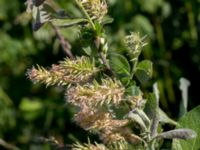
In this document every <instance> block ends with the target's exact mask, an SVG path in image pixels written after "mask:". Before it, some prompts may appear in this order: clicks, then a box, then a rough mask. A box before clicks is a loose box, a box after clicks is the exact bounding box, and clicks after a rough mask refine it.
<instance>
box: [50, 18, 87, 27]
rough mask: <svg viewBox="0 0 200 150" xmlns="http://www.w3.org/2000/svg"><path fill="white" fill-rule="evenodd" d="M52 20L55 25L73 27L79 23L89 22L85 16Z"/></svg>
mask: <svg viewBox="0 0 200 150" xmlns="http://www.w3.org/2000/svg"><path fill="white" fill-rule="evenodd" d="M50 22H52V24H53V25H55V26H58V27H71V26H74V25H77V24H81V23H85V22H87V20H86V19H83V18H76V19H69V18H64V19H52V20H51V21H50Z"/></svg>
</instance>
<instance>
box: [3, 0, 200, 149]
mask: <svg viewBox="0 0 200 150" xmlns="http://www.w3.org/2000/svg"><path fill="white" fill-rule="evenodd" d="M56 1H57V2H58V3H59V4H60V6H61V7H62V8H64V9H65V10H66V11H67V12H69V15H70V13H71V14H77V15H79V12H78V10H77V9H76V8H75V6H74V5H73V1H72V0H67V1H64V0H56ZM108 3H109V15H110V16H112V17H113V18H114V22H113V23H112V24H110V25H108V26H107V27H106V32H107V33H108V42H109V44H110V49H111V50H117V51H120V52H121V53H123V51H124V44H123V37H124V36H125V35H126V34H128V33H130V32H131V31H138V32H140V34H141V35H147V36H148V42H149V45H148V46H147V47H146V48H145V50H144V52H143V55H142V57H144V58H148V59H151V60H152V61H153V63H154V76H153V80H151V81H149V82H148V83H147V84H146V85H144V87H143V88H144V89H147V90H151V85H152V83H153V82H155V81H157V82H158V83H159V88H160V92H161V103H160V105H161V107H162V108H163V109H164V110H165V111H166V112H167V113H168V114H169V115H170V116H171V117H172V118H174V119H177V118H178V110H179V103H180V100H181V92H180V90H179V79H180V78H181V77H185V78H187V79H188V80H189V81H190V82H191V86H190V88H189V109H192V108H194V107H195V106H197V105H198V104H200V100H199V95H198V92H199V85H200V80H199V77H200V50H199V48H200V42H199V39H198V36H199V33H200V1H199V0H196V1H195V0H191V1H189V0H176V1H174V0H126V1H123V0H108ZM25 10H26V7H25V5H24V1H18V0H0V139H3V140H5V141H7V142H8V143H11V144H13V145H16V146H17V147H20V148H21V149H24V150H27V149H30V150H40V149H49V147H48V145H44V144H43V145H42V144H40V142H41V141H42V140H41V139H40V137H51V136H53V137H55V138H56V139H57V140H58V141H59V142H60V143H68V144H70V143H72V142H74V140H76V139H78V140H80V141H87V138H85V137H87V136H86V132H85V131H83V130H82V129H80V128H79V127H78V126H76V125H75V124H74V123H73V122H72V121H71V119H72V112H73V110H71V109H70V106H66V105H65V100H64V91H65V89H64V88H62V87H50V88H46V87H45V86H43V85H38V84H33V83H31V82H30V81H29V80H28V79H27V77H26V72H27V69H28V68H31V67H32V66H33V65H35V64H40V65H43V66H46V67H47V66H50V65H51V64H52V63H56V62H58V61H59V60H62V59H63V58H64V57H65V56H66V55H65V53H64V52H63V50H62V48H61V46H60V45H59V42H58V40H57V39H56V37H55V32H54V31H53V30H52V29H51V28H50V27H49V26H47V25H45V26H44V27H42V29H41V30H39V31H37V32H33V31H32V23H31V18H30V16H29V15H27V14H26V13H25ZM62 30H63V29H62ZM77 33H78V31H77V29H76V28H75V29H74V28H69V29H64V30H63V32H62V34H63V35H64V36H65V37H66V39H67V40H68V41H69V42H70V43H71V45H72V50H73V52H74V53H75V54H78V55H79V54H81V52H80V51H81V47H80V46H79V43H80V41H79V40H77ZM80 133H81V134H80ZM94 138H95V137H94ZM0 149H4V147H3V146H1V145H0Z"/></svg>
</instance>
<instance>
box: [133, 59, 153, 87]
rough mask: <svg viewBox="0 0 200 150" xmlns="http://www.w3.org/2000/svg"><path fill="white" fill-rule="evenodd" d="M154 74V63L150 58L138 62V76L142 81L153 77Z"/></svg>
mask: <svg viewBox="0 0 200 150" xmlns="http://www.w3.org/2000/svg"><path fill="white" fill-rule="evenodd" d="M152 74H153V64H152V62H151V61H149V60H143V61H141V62H140V63H138V65H137V68H136V77H137V79H138V80H139V81H140V82H141V83H144V82H146V81H147V80H149V79H150V78H151V77H152Z"/></svg>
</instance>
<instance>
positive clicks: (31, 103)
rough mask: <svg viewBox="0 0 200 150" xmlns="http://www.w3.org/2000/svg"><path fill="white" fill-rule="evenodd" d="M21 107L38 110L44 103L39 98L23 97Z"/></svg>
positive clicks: (25, 109) (27, 109)
mask: <svg viewBox="0 0 200 150" xmlns="http://www.w3.org/2000/svg"><path fill="white" fill-rule="evenodd" d="M19 109H20V110H21V111H29V112H30V111H37V110H40V109H42V103H41V102H40V101H38V100H30V99H28V98H24V99H22V101H21V103H20V105H19Z"/></svg>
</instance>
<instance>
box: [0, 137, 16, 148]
mask: <svg viewBox="0 0 200 150" xmlns="http://www.w3.org/2000/svg"><path fill="white" fill-rule="evenodd" d="M0 145H1V146H3V147H4V148H6V149H10V150H19V148H18V147H16V146H14V145H12V144H9V143H7V142H6V141H4V140H3V139H0Z"/></svg>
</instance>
